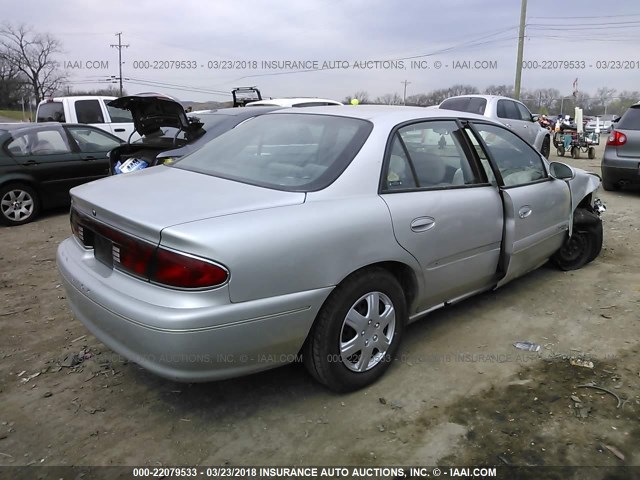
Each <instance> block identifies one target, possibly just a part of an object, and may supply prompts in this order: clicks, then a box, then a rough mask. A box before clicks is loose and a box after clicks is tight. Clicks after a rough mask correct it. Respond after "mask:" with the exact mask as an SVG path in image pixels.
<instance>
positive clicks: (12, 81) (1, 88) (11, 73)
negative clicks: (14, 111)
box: [0, 56, 28, 108]
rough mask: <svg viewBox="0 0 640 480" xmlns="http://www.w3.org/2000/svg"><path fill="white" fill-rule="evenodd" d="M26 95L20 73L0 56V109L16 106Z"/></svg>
mask: <svg viewBox="0 0 640 480" xmlns="http://www.w3.org/2000/svg"><path fill="white" fill-rule="evenodd" d="M26 93H27V92H26V91H25V82H24V78H22V77H21V75H20V72H19V71H18V70H17V69H16V68H15V67H14V66H13V65H11V64H10V63H9V62H7V61H6V60H5V59H4V58H3V57H2V56H0V107H6V108H14V107H16V106H18V105H19V104H20V103H21V100H22V97H23V96H28V95H25V94H26Z"/></svg>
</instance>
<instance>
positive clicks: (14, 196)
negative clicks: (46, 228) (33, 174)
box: [0, 183, 40, 226]
mask: <svg viewBox="0 0 640 480" xmlns="http://www.w3.org/2000/svg"><path fill="white" fill-rule="evenodd" d="M39 213H40V200H39V199H38V195H37V194H36V191H35V190H34V189H33V188H31V187H29V186H28V185H24V184H21V183H9V184H7V185H3V186H2V187H0V223H3V224H4V225H9V226H16V225H24V224H25V223H29V222H31V221H32V220H34V219H35V218H36V217H37V216H38V214H39Z"/></svg>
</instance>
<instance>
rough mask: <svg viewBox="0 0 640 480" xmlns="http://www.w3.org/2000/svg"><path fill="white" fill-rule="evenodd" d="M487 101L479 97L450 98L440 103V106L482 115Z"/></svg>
mask: <svg viewBox="0 0 640 480" xmlns="http://www.w3.org/2000/svg"><path fill="white" fill-rule="evenodd" d="M486 106H487V101H486V100H485V99H484V98H481V97H461V98H450V99H448V100H445V101H444V102H442V103H441V104H440V108H444V109H446V110H455V111H456V112H467V113H477V114H478V115H484V109H485V108H486Z"/></svg>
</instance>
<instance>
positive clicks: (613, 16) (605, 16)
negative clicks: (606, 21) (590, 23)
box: [529, 13, 640, 21]
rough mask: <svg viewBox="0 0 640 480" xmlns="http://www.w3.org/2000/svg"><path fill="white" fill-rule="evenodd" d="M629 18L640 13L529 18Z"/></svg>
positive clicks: (561, 19)
mask: <svg viewBox="0 0 640 480" xmlns="http://www.w3.org/2000/svg"><path fill="white" fill-rule="evenodd" d="M621 17H624V18H628V17H640V13H631V14H629V15H596V16H587V17H575V16H573V15H571V16H570V17H557V16H556V17H529V18H536V19H546V20H559V21H566V20H573V19H583V18H621Z"/></svg>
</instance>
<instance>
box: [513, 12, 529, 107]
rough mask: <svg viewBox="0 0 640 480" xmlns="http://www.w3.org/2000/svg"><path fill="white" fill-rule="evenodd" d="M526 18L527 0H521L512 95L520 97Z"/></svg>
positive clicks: (517, 98)
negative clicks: (514, 80)
mask: <svg viewBox="0 0 640 480" xmlns="http://www.w3.org/2000/svg"><path fill="white" fill-rule="evenodd" d="M526 20H527V0H522V5H521V6H520V31H519V32H518V60H517V61H516V87H515V91H514V96H515V97H516V100H519V99H520V85H521V83H522V52H523V50H524V28H525V22H526Z"/></svg>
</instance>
